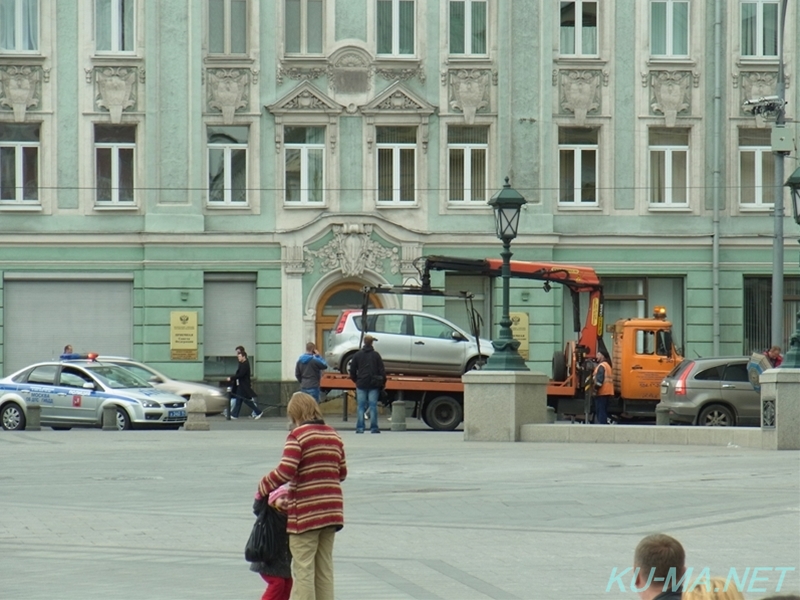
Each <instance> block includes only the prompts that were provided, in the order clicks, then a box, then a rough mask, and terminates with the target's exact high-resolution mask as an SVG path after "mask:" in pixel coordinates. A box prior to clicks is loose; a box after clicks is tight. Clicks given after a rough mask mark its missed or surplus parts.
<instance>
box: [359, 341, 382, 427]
mask: <svg viewBox="0 0 800 600" xmlns="http://www.w3.org/2000/svg"><path fill="white" fill-rule="evenodd" d="M377 341H378V340H377V338H374V337H372V336H371V335H365V336H364V345H363V346H362V348H361V350H359V351H358V352H356V353H355V354H354V355H353V358H352V359H351V360H350V379H352V380H353V381H354V382H355V384H356V403H357V407H356V415H357V416H356V433H364V412H365V411H366V409H367V404H369V420H370V431H371V432H372V433H380V432H381V429H380V427H379V426H378V398H379V397H380V395H381V390H382V389H383V388H384V386H385V385H386V369H385V368H384V366H383V359H382V358H381V355H380V354H379V353H378V352H377V350H375V348H374V347H373V343H374V342H377Z"/></svg>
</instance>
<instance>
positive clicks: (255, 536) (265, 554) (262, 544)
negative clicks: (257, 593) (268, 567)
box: [244, 502, 286, 562]
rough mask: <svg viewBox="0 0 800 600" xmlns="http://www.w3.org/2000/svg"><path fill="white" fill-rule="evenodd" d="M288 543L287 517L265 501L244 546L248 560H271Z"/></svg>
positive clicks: (278, 555) (277, 556) (276, 556)
mask: <svg viewBox="0 0 800 600" xmlns="http://www.w3.org/2000/svg"><path fill="white" fill-rule="evenodd" d="M285 544H286V517H285V516H284V515H283V514H281V513H280V512H279V511H277V510H275V509H274V508H273V507H271V506H269V505H268V504H267V503H266V502H264V506H263V508H262V509H261V511H260V512H259V513H258V518H256V522H255V523H253V529H252V531H250V537H249V538H248V539H247V544H245V547H244V558H245V560H246V561H247V562H270V561H272V560H275V559H277V558H279V557H280V553H281V548H282V545H285Z"/></svg>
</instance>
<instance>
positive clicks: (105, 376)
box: [86, 365, 152, 390]
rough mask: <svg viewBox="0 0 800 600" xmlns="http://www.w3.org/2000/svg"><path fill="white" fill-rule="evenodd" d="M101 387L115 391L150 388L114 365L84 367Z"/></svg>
mask: <svg viewBox="0 0 800 600" xmlns="http://www.w3.org/2000/svg"><path fill="white" fill-rule="evenodd" d="M86 368H87V369H89V370H90V371H91V372H92V374H93V375H94V376H95V377H97V378H98V379H99V380H100V381H101V382H102V383H103V385H105V386H106V387H110V388H112V389H115V390H124V389H131V388H149V387H152V386H151V385H150V384H149V383H147V382H146V381H145V380H144V379H140V378H139V377H137V376H136V375H134V374H133V373H131V372H130V371H128V370H127V369H123V368H122V367H118V366H116V365H90V366H87V367H86Z"/></svg>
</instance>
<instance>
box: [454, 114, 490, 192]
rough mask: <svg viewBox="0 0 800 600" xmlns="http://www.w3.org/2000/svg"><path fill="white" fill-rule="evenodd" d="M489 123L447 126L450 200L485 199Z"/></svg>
mask: <svg viewBox="0 0 800 600" xmlns="http://www.w3.org/2000/svg"><path fill="white" fill-rule="evenodd" d="M488 149H489V128H488V127H449V128H448V129H447V154H448V182H449V183H448V189H449V190H450V192H449V193H450V196H449V200H450V202H481V203H485V202H486V201H487V200H488V198H487V194H486V191H487V190H486V180H487V176H488V175H487V160H486V155H487V152H488Z"/></svg>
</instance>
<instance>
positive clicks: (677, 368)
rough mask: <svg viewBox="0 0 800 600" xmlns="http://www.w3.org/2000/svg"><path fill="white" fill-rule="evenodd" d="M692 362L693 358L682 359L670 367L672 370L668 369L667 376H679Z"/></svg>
mask: <svg viewBox="0 0 800 600" xmlns="http://www.w3.org/2000/svg"><path fill="white" fill-rule="evenodd" d="M693 364H694V361H693V360H682V361H681V362H679V363H678V364H677V365H675V366H674V367H673V368H672V371H670V372H669V373H668V374H667V377H670V378H673V377H678V376H680V374H681V373H683V372H684V371H685V370H686V369H688V368H690V367H691V366H692V365H693Z"/></svg>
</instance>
